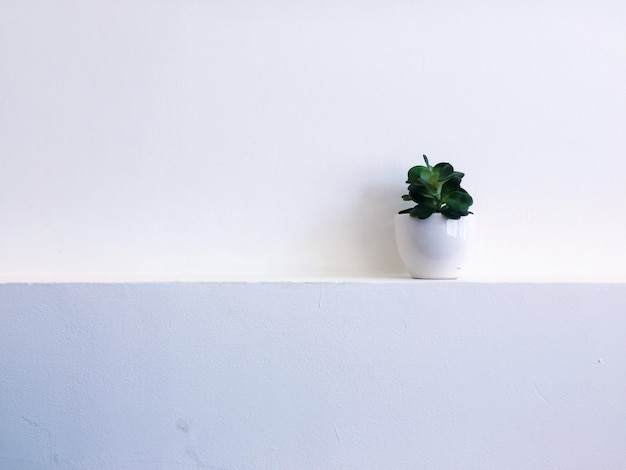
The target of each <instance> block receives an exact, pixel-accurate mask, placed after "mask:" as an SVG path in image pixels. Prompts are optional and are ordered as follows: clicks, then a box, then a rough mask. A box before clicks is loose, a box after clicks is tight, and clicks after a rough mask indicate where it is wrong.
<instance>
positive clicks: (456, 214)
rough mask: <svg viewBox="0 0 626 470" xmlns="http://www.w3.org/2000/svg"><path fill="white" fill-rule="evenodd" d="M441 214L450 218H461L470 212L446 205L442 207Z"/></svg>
mask: <svg viewBox="0 0 626 470" xmlns="http://www.w3.org/2000/svg"><path fill="white" fill-rule="evenodd" d="M441 214H442V215H443V216H445V217H447V218H448V219H460V218H461V217H463V216H464V215H467V214H468V212H467V211H457V210H455V209H453V208H452V207H449V206H447V207H444V208H442V209H441Z"/></svg>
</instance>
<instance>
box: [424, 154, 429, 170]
mask: <svg viewBox="0 0 626 470" xmlns="http://www.w3.org/2000/svg"><path fill="white" fill-rule="evenodd" d="M422 157H424V161H425V162H426V166H427V167H428V168H430V163H429V162H428V157H427V156H426V155H422Z"/></svg>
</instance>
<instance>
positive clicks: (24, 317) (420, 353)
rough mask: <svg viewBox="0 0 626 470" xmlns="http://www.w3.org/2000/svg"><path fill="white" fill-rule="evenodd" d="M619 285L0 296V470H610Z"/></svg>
mask: <svg viewBox="0 0 626 470" xmlns="http://www.w3.org/2000/svg"><path fill="white" fill-rule="evenodd" d="M625 298H626V286H625V285H624V284H614V285H611V284H550V285H546V284H514V283H510V284H494V283H482V284H481V283H463V282H457V283H448V282H435V281H424V282H414V281H409V280H407V281H394V282H360V283H251V284H250V283H213V284H148V285H145V284H112V285H105V284H57V285H41V284H39V285H26V284H23V285H7V284H4V285H0V306H1V307H2V309H1V310H0V319H1V326H0V378H1V380H0V468H2V469H3V470H25V469H28V470H44V469H46V470H47V469H51V470H53V469H59V470H70V469H71V470H74V469H81V470H82V469H89V470H91V469H94V470H119V469H124V470H172V469H180V470H184V469H199V468H202V469H226V470H257V469H272V470H277V469H303V470H308V469H315V470H320V469H341V470H347V469H355V470H356V469H358V470H361V469H381V470H382V469H385V470H387V469H396V470H400V469H402V470H404V469H407V470H409V469H420V468H428V469H445V470H449V469H466V470H472V469H480V470H482V469H504V468H506V469H511V470H516V469H520V470H527V469H536V470H539V469H550V470H552V469H560V468H564V469H619V468H623V464H624V462H625V461H626V447H625V446H624V436H625V435H626V414H625V410H626V407H625V404H626V403H625V400H626V393H625V391H626V376H625V375H624V370H626V355H625V354H624V337H623V336H624V335H623V332H624V331H625V329H626V317H625V316H624V299H625Z"/></svg>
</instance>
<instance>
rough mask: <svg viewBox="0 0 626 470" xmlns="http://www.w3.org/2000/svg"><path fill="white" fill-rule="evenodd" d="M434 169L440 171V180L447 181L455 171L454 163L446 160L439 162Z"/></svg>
mask: <svg viewBox="0 0 626 470" xmlns="http://www.w3.org/2000/svg"><path fill="white" fill-rule="evenodd" d="M434 169H435V170H436V171H437V172H438V173H439V181H446V180H447V179H448V178H449V177H450V175H452V173H453V172H454V168H453V167H452V165H450V164H449V163H445V162H441V163H437V164H436V165H435V166H434Z"/></svg>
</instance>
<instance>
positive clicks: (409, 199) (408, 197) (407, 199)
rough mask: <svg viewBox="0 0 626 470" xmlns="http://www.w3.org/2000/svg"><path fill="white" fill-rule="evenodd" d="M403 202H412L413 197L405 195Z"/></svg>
mask: <svg viewBox="0 0 626 470" xmlns="http://www.w3.org/2000/svg"><path fill="white" fill-rule="evenodd" d="M402 200H403V201H412V200H413V198H412V197H411V195H410V194H405V195H403V196H402Z"/></svg>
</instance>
